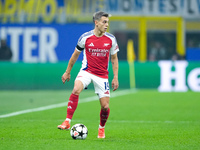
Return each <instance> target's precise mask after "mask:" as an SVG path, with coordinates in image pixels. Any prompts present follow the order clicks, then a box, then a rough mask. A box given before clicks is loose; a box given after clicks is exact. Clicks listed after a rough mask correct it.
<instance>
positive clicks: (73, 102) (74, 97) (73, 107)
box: [66, 94, 79, 119]
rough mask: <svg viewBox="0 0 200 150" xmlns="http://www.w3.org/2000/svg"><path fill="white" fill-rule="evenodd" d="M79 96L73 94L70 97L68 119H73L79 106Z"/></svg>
mask: <svg viewBox="0 0 200 150" xmlns="http://www.w3.org/2000/svg"><path fill="white" fill-rule="evenodd" d="M78 98H79V95H75V94H71V95H70V97H69V102H68V107H67V117H66V118H68V119H72V117H73V115H74V112H75V110H76V108H77V105H78Z"/></svg>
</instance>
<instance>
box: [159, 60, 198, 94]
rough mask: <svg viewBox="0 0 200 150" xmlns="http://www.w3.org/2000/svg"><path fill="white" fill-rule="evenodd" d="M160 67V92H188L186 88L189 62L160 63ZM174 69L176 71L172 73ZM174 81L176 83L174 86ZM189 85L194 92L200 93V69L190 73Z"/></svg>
mask: <svg viewBox="0 0 200 150" xmlns="http://www.w3.org/2000/svg"><path fill="white" fill-rule="evenodd" d="M158 65H159V67H160V69H161V72H160V86H159V87H158V90H159V91H160V92H171V91H176V92H186V91H187V90H188V87H187V86H186V68H187V66H188V62H187V61H175V62H173V61H159V62H158ZM172 67H174V68H175V71H172ZM172 80H174V81H175V85H174V86H173V85H172ZM187 83H188V86H189V88H190V89H191V90H192V91H196V92H200V68H194V69H193V70H191V71H190V72H189V74H188V79H187Z"/></svg>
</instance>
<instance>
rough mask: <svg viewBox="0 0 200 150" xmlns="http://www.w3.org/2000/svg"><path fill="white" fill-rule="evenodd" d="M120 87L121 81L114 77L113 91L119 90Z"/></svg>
mask: <svg viewBox="0 0 200 150" xmlns="http://www.w3.org/2000/svg"><path fill="white" fill-rule="evenodd" d="M118 87H119V82H118V79H116V78H114V79H113V80H112V88H113V91H115V90H117V89H118Z"/></svg>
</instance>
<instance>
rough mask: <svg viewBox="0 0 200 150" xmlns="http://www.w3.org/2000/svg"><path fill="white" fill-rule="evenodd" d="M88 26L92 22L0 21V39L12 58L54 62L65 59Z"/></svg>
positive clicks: (91, 25)
mask: <svg viewBox="0 0 200 150" xmlns="http://www.w3.org/2000/svg"><path fill="white" fill-rule="evenodd" d="M92 29H93V24H92V23H84V24H76V23H74V24H63V25H62V24H43V23H39V24H0V39H6V40H7V44H8V46H10V48H11V50H12V53H13V56H12V62H19V61H23V62H27V63H45V62H51V63H55V62H58V61H65V60H69V58H70V56H71V54H72V53H73V51H74V49H75V47H76V44H77V41H78V39H79V37H80V36H81V35H82V34H83V33H84V32H87V31H90V30H92ZM78 60H82V56H80V57H79V59H78Z"/></svg>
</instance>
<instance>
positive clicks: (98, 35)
mask: <svg viewBox="0 0 200 150" xmlns="http://www.w3.org/2000/svg"><path fill="white" fill-rule="evenodd" d="M104 33H105V32H101V31H100V30H98V29H97V28H95V29H94V35H95V36H96V37H101V36H103V35H104Z"/></svg>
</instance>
